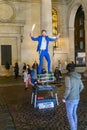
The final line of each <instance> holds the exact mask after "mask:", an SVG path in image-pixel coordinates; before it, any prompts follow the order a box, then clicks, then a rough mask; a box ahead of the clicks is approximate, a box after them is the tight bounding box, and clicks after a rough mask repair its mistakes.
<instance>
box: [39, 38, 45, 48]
mask: <svg viewBox="0 0 87 130" xmlns="http://www.w3.org/2000/svg"><path fill="white" fill-rule="evenodd" d="M40 50H46V38H45V37H42V43H41V47H40Z"/></svg>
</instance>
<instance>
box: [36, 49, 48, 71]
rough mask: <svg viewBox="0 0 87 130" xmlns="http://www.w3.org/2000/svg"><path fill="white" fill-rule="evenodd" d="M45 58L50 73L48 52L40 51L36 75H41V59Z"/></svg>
mask: <svg viewBox="0 0 87 130" xmlns="http://www.w3.org/2000/svg"><path fill="white" fill-rule="evenodd" d="M44 57H45V58H46V60H47V62H48V72H50V56H49V54H48V52H47V51H46V50H42V51H41V52H40V57H39V60H40V64H39V68H38V73H41V71H42V66H43V58H44Z"/></svg>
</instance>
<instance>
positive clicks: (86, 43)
mask: <svg viewBox="0 0 87 130" xmlns="http://www.w3.org/2000/svg"><path fill="white" fill-rule="evenodd" d="M86 29H87V15H86V19H85V50H86V69H85V72H84V76H85V77H87V30H86Z"/></svg>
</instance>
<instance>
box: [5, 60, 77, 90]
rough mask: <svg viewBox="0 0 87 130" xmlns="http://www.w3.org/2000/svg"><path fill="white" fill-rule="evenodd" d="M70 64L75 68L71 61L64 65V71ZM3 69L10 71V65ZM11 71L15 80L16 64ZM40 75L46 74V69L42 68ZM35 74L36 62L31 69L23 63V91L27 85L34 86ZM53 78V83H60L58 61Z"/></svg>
mask: <svg viewBox="0 0 87 130" xmlns="http://www.w3.org/2000/svg"><path fill="white" fill-rule="evenodd" d="M71 64H72V66H74V67H75V64H74V62H73V61H71V62H69V63H68V64H67V65H66V70H67V67H68V66H69V65H71ZM5 68H6V70H9V69H10V65H9V64H8V63H6V65H5ZM13 69H14V76H15V79H17V78H18V77H19V65H18V63H17V62H16V63H15V65H14V66H13ZM41 73H42V74H45V73H46V69H45V68H43V69H42V72H41ZM37 74H38V63H37V62H36V61H35V62H34V63H33V64H32V68H31V67H30V65H29V64H26V63H23V67H22V76H23V80H24V83H25V89H27V88H28V86H29V85H32V86H34V85H35V83H36V80H37ZM54 77H55V82H56V83H61V79H62V64H61V61H60V60H58V64H57V66H56V68H55V70H54Z"/></svg>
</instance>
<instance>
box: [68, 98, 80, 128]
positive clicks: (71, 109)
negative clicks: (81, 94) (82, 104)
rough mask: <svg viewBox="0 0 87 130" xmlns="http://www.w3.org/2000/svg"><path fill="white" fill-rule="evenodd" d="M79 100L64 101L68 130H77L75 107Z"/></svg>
mask: <svg viewBox="0 0 87 130" xmlns="http://www.w3.org/2000/svg"><path fill="white" fill-rule="evenodd" d="M78 103H79V100H78V99H77V100H68V101H66V112H67V117H68V121H69V125H70V130H77V127H78V120H77V107H78Z"/></svg>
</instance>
